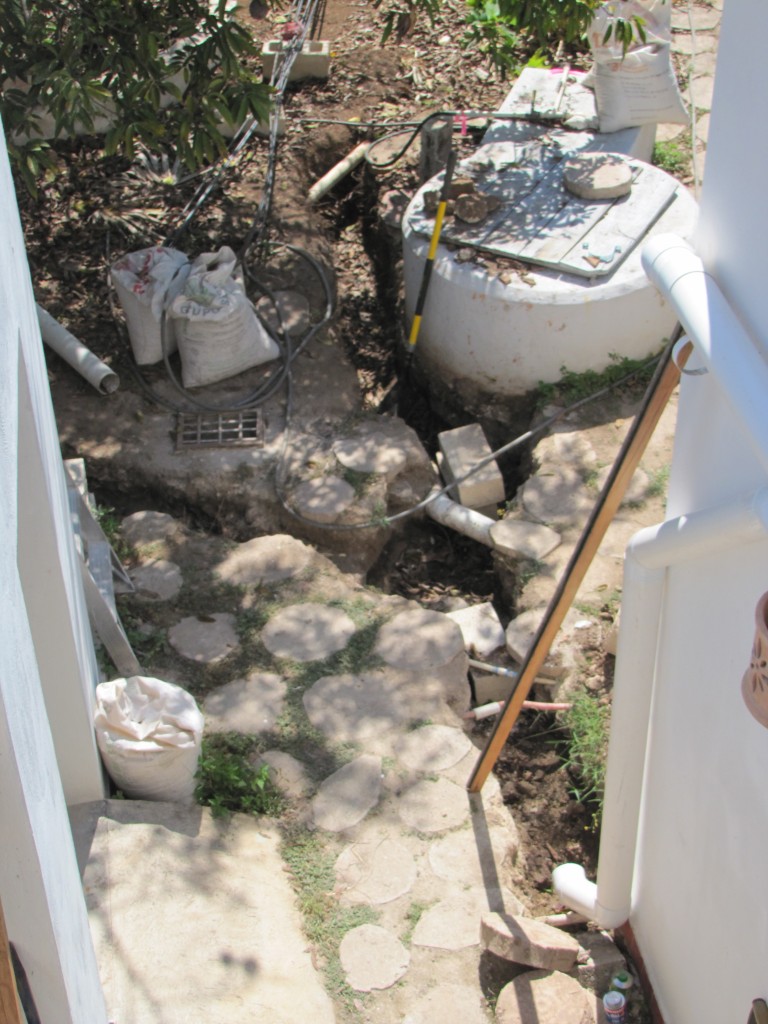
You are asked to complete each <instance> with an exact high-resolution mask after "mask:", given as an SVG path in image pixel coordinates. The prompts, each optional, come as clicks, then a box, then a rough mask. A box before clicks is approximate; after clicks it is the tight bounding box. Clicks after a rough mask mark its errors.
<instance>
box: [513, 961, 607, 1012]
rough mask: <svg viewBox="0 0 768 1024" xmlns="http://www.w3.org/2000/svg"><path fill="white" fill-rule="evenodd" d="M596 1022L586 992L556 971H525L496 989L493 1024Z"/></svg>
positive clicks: (566, 976) (576, 983) (571, 979)
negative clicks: (500, 988) (498, 991)
mask: <svg viewBox="0 0 768 1024" xmlns="http://www.w3.org/2000/svg"><path fill="white" fill-rule="evenodd" d="M533 1021H535V1022H536V1024H595V1015H594V1011H593V1007H592V1005H591V1002H590V999H589V996H588V995H587V993H586V992H585V991H584V989H583V988H582V987H581V985H579V983H578V982H577V981H575V980H574V979H573V978H570V977H568V975H567V974H560V973H559V972H557V971H525V972H524V973H523V974H521V975H519V977H517V978H515V979H514V981H511V982H510V983H509V984H508V985H505V986H504V988H503V989H502V990H501V992H500V993H499V998H498V1000H497V1002H496V1024H532V1022H533Z"/></svg>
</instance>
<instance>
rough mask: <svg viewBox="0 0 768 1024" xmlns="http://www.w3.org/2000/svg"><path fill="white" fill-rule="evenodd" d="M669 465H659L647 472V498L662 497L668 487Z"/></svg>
mask: <svg viewBox="0 0 768 1024" xmlns="http://www.w3.org/2000/svg"><path fill="white" fill-rule="evenodd" d="M669 470H670V467H669V466H660V467H659V468H658V469H657V470H655V472H653V473H650V474H649V483H648V490H647V492H646V493H647V495H648V497H649V498H663V497H664V496H665V495H666V493H667V488H668V487H669Z"/></svg>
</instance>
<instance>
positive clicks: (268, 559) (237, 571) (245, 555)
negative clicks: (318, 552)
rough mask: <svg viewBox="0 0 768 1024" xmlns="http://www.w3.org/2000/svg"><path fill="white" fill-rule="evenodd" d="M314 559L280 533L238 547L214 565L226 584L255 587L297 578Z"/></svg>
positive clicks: (248, 541) (305, 549)
mask: <svg viewBox="0 0 768 1024" xmlns="http://www.w3.org/2000/svg"><path fill="white" fill-rule="evenodd" d="M311 557H312V549H311V548H310V547H308V546H307V545H306V544H303V543H302V542H301V541H300V540H296V538H295V537H289V536H288V535H287V534H283V533H278V534H275V535H274V536H272V537H254V538H253V540H247V541H246V542H245V543H244V544H238V545H237V547H236V548H234V549H233V550H232V551H230V552H229V554H228V555H226V557H225V558H223V559H222V560H221V561H220V562H219V563H218V564H217V565H215V566H214V568H213V571H214V573H215V575H216V576H217V577H218V578H219V579H220V580H224V581H225V582H226V583H234V584H235V585H237V586H242V587H247V586H251V587H256V586H259V585H260V584H262V583H279V582H280V581H281V580H287V579H291V578H292V577H294V576H298V575H299V573H300V572H302V571H303V570H304V569H305V568H306V567H307V565H308V563H309V560H310V558H311Z"/></svg>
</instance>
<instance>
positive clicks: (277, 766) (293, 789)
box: [255, 750, 312, 800]
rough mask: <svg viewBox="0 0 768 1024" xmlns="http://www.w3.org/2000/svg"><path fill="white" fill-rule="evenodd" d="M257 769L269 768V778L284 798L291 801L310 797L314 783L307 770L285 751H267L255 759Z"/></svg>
mask: <svg viewBox="0 0 768 1024" xmlns="http://www.w3.org/2000/svg"><path fill="white" fill-rule="evenodd" d="M255 762H256V767H259V766H261V765H262V764H266V765H268V766H269V770H270V771H269V777H270V778H271V779H272V782H274V784H275V786H276V787H277V789H278V790H279V792H280V793H282V795H283V796H285V797H288V798H289V799H290V800H303V799H305V797H307V796H309V794H310V792H311V790H312V783H311V782H310V780H309V776H308V774H307V770H306V768H305V767H304V765H303V764H302V763H301V761H299V760H298V759H297V758H295V757H292V756H291V755H290V754H287V753H286V752H285V751H284V750H266V751H265V752H264V753H263V754H258V755H257V756H256V758H255Z"/></svg>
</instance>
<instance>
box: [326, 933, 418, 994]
mask: <svg viewBox="0 0 768 1024" xmlns="http://www.w3.org/2000/svg"><path fill="white" fill-rule="evenodd" d="M339 959H340V960H341V966H342V967H343V969H344V972H345V974H346V978H347V984H348V985H349V987H350V988H353V989H354V990H355V991H356V992H371V991H373V990H374V989H385V988H391V987H392V986H393V985H394V984H395V982H397V981H399V980H400V979H401V978H402V977H403V975H404V974H405V973H406V971H407V970H408V965H409V964H410V962H411V955H410V953H409V952H408V950H407V949H406V948H405V946H404V945H403V944H402V942H401V941H400V940H399V939H398V938H397V936H396V935H393V934H392V932H390V931H387V929H386V928H380V927H379V926H378V925H375V924H363V925H360V926H359V927H358V928H353V929H352V930H351V931H349V932H347V934H346V935H345V936H344V938H343V939H342V940H341V945H340V946H339Z"/></svg>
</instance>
